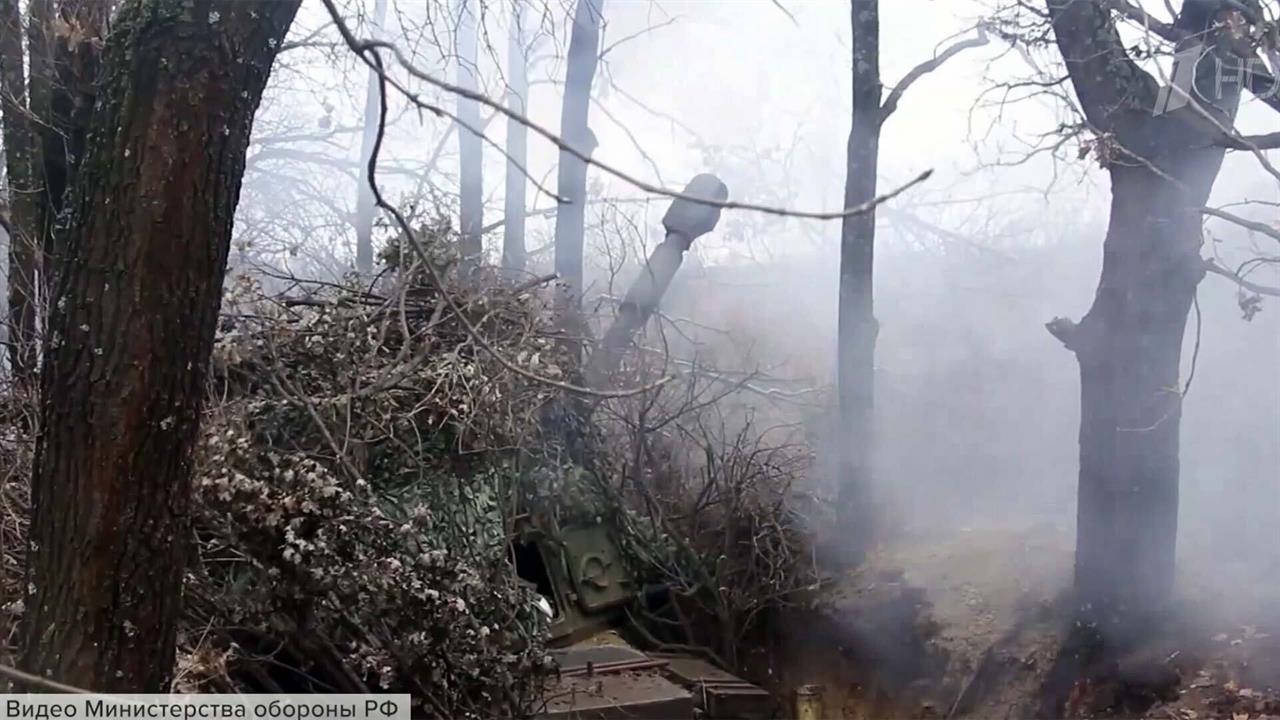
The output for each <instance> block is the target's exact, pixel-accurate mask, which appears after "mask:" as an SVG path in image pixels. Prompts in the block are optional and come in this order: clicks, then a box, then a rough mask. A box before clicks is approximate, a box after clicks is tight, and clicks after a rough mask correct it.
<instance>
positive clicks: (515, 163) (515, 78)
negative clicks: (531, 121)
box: [502, 2, 529, 276]
mask: <svg viewBox="0 0 1280 720" xmlns="http://www.w3.org/2000/svg"><path fill="white" fill-rule="evenodd" d="M523 8H524V5H523V4H522V3H520V2H516V4H515V9H514V10H513V12H512V17H511V29H510V31H509V35H508V42H507V84H508V85H509V86H510V88H509V90H508V91H507V107H509V108H511V109H512V110H514V111H515V112H517V113H519V114H521V115H524V114H525V113H526V111H527V108H528V102H529V58H528V56H527V53H526V50H525V40H524V27H523V23H524V12H523ZM528 155H529V128H527V127H525V124H524V123H522V122H520V121H518V120H516V119H515V118H507V188H506V193H505V199H504V207H503V230H502V269H503V270H505V271H506V272H507V274H508V275H511V276H514V275H517V274H519V273H521V272H523V271H524V268H525V262H526V251H525V242H524V227H525V199H526V191H527V189H528V184H529V183H528V178H526V177H525V171H524V170H523V169H522V167H524V166H527V165H528Z"/></svg>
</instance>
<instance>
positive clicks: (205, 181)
mask: <svg viewBox="0 0 1280 720" xmlns="http://www.w3.org/2000/svg"><path fill="white" fill-rule="evenodd" d="M297 6H298V2H297V0H279V1H277V2H270V3H253V2H244V3H228V2H218V1H215V0H130V2H128V3H127V4H126V5H125V7H124V8H123V9H122V10H121V11H120V13H119V14H118V16H117V18H116V26H115V28H114V29H113V32H112V34H111V37H110V39H109V41H108V46H107V48H106V51H105V54H104V61H103V62H104V70H105V72H104V77H103V84H102V86H101V97H100V100H99V104H98V106H97V108H96V110H95V113H94V118H93V122H92V130H91V134H90V141H89V144H88V145H89V151H88V154H87V156H86V157H85V160H84V163H83V165H82V168H81V171H80V175H79V177H78V178H77V181H76V185H75V187H74V188H73V190H72V193H71V195H70V196H69V198H68V201H69V204H70V207H69V211H70V213H71V222H70V225H69V230H68V233H67V236H66V239H67V248H66V260H65V263H64V266H63V269H62V273H61V276H60V279H59V282H58V291H57V294H56V301H55V304H54V308H55V309H54V311H53V313H52V318H51V323H50V329H49V337H48V340H47V344H46V350H45V358H44V372H43V377H42V380H43V393H44V396H43V403H42V409H41V426H42V429H43V430H42V433H41V435H40V437H39V439H38V441H37V446H36V460H35V469H34V474H33V479H32V527H31V543H30V554H29V556H28V570H27V573H28V574H27V579H28V588H29V594H28V597H27V599H26V600H27V617H26V627H25V635H24V641H25V645H24V651H23V657H22V664H23V666H24V667H25V668H26V669H27V670H29V671H31V672H33V673H36V674H38V675H41V676H43V677H49V678H51V679H55V680H60V681H62V682H66V683H70V684H72V685H76V686H80V687H84V688H89V689H94V690H114V691H124V690H129V691H145V692H160V691H165V690H167V688H168V683H169V678H170V675H171V672H172V669H173V658H174V636H175V630H176V620H177V616H178V612H179V609H180V607H181V604H182V577H183V569H184V566H185V562H186V546H187V542H188V539H189V536H190V534H191V533H190V527H189V516H190V512H191V508H190V487H191V463H192V457H191V450H192V445H193V443H194V441H195V437H196V433H197V429H198V419H199V410H200V400H201V398H202V395H203V391H204V379H205V370H206V367H207V364H208V358H209V352H210V349H211V346H212V343H213V336H214V329H215V325H216V320H217V315H218V307H219V304H220V300H221V290H222V280H223V274H224V271H225V269H226V262H227V252H228V248H229V245H230V240H231V227H232V218H233V215H234V213H235V207H236V202H237V199H238V196H239V192H240V180H241V175H242V172H243V170H244V160H245V149H246V147H247V146H248V142H249V133H250V128H251V125H252V120H253V114H254V111H255V110H256V108H257V105H258V101H259V99H260V98H261V95H262V91H263V88H264V86H265V85H266V82H267V76H268V74H269V72H270V69H271V64H272V61H273V59H274V56H275V53H276V48H278V47H279V46H280V43H281V41H282V39H283V37H284V35H285V32H286V30H287V29H288V27H289V24H290V22H291V21H292V18H293V15H294V13H295V12H296V10H297Z"/></svg>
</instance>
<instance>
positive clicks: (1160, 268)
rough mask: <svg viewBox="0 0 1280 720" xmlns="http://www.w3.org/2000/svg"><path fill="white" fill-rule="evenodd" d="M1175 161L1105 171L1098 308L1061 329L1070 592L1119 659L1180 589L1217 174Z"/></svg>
mask: <svg viewBox="0 0 1280 720" xmlns="http://www.w3.org/2000/svg"><path fill="white" fill-rule="evenodd" d="M1152 133H1153V134H1159V132H1158V130H1157V129H1156V128H1155V127H1153V128H1152ZM1171 150H1172V148H1170V149H1169V150H1166V151H1164V152H1163V153H1162V155H1163V157H1160V158H1155V159H1154V164H1156V167H1158V168H1159V173H1157V172H1156V171H1155V170H1153V169H1152V168H1151V167H1148V166H1147V165H1146V164H1144V163H1139V162H1134V161H1129V162H1125V161H1123V160H1122V161H1120V162H1118V163H1117V164H1116V165H1115V166H1113V167H1112V168H1111V183H1112V188H1111V192H1112V205H1111V224H1110V227H1109V229H1108V231H1107V239H1106V244H1105V246H1104V252H1103V268H1102V278H1101V281H1100V283H1099V285H1098V291H1097V294H1096V296H1095V298H1094V303H1093V307H1092V308H1091V309H1090V310H1089V312H1088V314H1086V315H1085V317H1084V318H1083V320H1081V322H1080V324H1079V325H1078V326H1075V327H1073V328H1071V329H1070V330H1069V331H1068V332H1065V333H1064V332H1063V329H1062V328H1063V326H1061V325H1059V327H1058V331H1059V334H1060V336H1061V337H1063V339H1064V341H1065V342H1066V343H1067V345H1068V347H1070V348H1071V349H1072V350H1073V351H1074V352H1075V354H1076V357H1077V359H1078V360H1079V362H1080V386H1081V388H1080V408H1081V417H1080V488H1079V506H1078V514H1077V525H1076V532H1077V539H1076V589H1077V592H1078V593H1079V596H1080V598H1079V599H1080V604H1081V607H1082V608H1084V609H1085V616H1086V618H1087V619H1088V620H1089V621H1090V623H1092V624H1096V625H1097V627H1098V629H1099V631H1100V632H1101V633H1102V634H1103V638H1104V639H1105V640H1107V641H1108V644H1110V645H1116V646H1123V645H1125V644H1126V643H1127V641H1128V639H1129V638H1130V637H1139V636H1140V635H1141V634H1142V633H1143V630H1144V626H1145V625H1146V621H1147V620H1149V619H1150V618H1151V617H1154V615H1155V611H1157V610H1158V608H1160V607H1162V606H1163V605H1164V604H1165V602H1166V601H1167V600H1168V599H1169V597H1170V593H1171V590H1172V587H1173V579H1174V554H1175V548H1176V545H1177V542H1176V540H1177V528H1178V483H1179V462H1178V435H1179V427H1180V425H1181V418H1182V378H1181V374H1180V373H1181V369H1180V363H1181V357H1182V347H1183V334H1184V330H1185V329H1186V323H1187V314H1188V312H1189V311H1190V309H1191V304H1192V302H1193V300H1194V298H1195V293H1196V285H1197V284H1198V283H1199V281H1200V278H1201V277H1202V276H1203V274H1204V273H1203V270H1202V269H1201V267H1202V263H1201V260H1200V245H1201V242H1202V238H1201V229H1200V228H1201V221H1200V208H1201V207H1203V206H1204V203H1205V201H1206V200H1207V199H1208V195H1209V190H1210V188H1211V187H1212V184H1213V180H1214V178H1215V177H1216V175H1217V172H1218V169H1219V166H1220V164H1221V161H1222V152H1221V151H1216V150H1212V149H1208V150H1206V149H1203V147H1202V148H1199V149H1196V148H1194V147H1184V148H1183V149H1182V151H1181V152H1171Z"/></svg>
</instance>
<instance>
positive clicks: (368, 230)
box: [355, 0, 387, 275]
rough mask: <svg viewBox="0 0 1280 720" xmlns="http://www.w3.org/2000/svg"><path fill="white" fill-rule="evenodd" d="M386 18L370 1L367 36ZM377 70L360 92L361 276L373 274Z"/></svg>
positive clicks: (383, 8)
mask: <svg viewBox="0 0 1280 720" xmlns="http://www.w3.org/2000/svg"><path fill="white" fill-rule="evenodd" d="M386 20H387V0H374V2H373V17H372V19H371V22H370V25H371V27H370V30H371V32H370V33H369V35H370V36H372V35H373V34H374V32H373V31H379V30H381V28H382V25H383V23H385V22H386ZM380 102H381V100H380V98H379V89H378V73H377V71H376V70H374V69H373V68H369V79H368V82H367V84H366V85H365V92H364V128H363V132H362V133H361V136H360V173H359V178H358V179H357V180H356V217H355V224H356V271H357V272H359V273H360V274H361V275H370V274H372V273H373V218H374V215H375V209H374V198H373V188H371V187H369V178H368V175H367V172H368V167H369V161H370V160H371V159H372V158H373V146H374V143H376V142H377V140H378V121H379V107H380Z"/></svg>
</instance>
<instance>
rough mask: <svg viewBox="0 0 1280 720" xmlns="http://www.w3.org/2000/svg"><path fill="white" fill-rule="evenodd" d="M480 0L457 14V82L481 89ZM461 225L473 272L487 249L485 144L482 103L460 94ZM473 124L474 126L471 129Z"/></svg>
mask: <svg viewBox="0 0 1280 720" xmlns="http://www.w3.org/2000/svg"><path fill="white" fill-rule="evenodd" d="M479 8H480V3H479V0H462V3H461V8H460V12H459V14H458V34H457V44H458V59H457V63H458V85H459V86H461V87H464V88H466V89H468V90H471V91H478V89H479V83H478V82H477V78H476V74H477V66H476V60H477V58H478V56H479V55H478V51H477V45H478V40H477V37H476V35H477V30H476V26H477V25H479V23H480V14H479ZM458 119H459V120H460V121H461V122H460V124H461V125H462V127H459V128H458V193H459V198H458V228H459V231H460V234H461V237H460V250H461V254H462V268H463V270H464V271H465V272H467V273H470V272H472V271H473V270H475V268H476V266H478V265H479V264H480V256H481V255H482V254H483V253H484V245H483V239H482V237H481V235H482V228H483V227H484V148H483V146H482V145H481V138H480V134H479V129H480V105H479V104H478V103H477V102H476V101H475V100H471V99H468V98H465V97H462V96H461V95H459V96H458ZM468 128H471V129H468Z"/></svg>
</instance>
